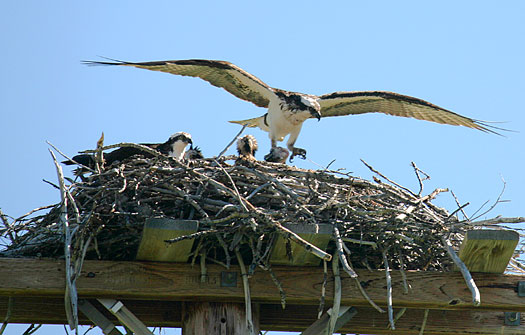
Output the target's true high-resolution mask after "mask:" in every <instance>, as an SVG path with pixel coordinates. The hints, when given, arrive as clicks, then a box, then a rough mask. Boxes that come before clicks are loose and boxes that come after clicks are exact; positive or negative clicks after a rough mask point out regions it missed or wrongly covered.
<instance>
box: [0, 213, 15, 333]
mask: <svg viewBox="0 0 525 335" xmlns="http://www.w3.org/2000/svg"><path fill="white" fill-rule="evenodd" d="M0 219H2V223H3V224H4V227H5V228H6V231H7V236H9V239H10V240H11V243H13V242H14V241H15V237H14V235H13V227H11V225H10V224H9V220H8V219H7V216H6V215H5V214H4V212H2V209H1V208H0ZM0 334H1V333H0Z"/></svg>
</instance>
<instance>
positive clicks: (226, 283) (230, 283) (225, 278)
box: [221, 271, 237, 287]
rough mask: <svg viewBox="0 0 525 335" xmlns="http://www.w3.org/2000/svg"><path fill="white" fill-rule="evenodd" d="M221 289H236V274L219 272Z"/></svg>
mask: <svg viewBox="0 0 525 335" xmlns="http://www.w3.org/2000/svg"><path fill="white" fill-rule="evenodd" d="M221 287H237V272H228V271H222V272H221Z"/></svg>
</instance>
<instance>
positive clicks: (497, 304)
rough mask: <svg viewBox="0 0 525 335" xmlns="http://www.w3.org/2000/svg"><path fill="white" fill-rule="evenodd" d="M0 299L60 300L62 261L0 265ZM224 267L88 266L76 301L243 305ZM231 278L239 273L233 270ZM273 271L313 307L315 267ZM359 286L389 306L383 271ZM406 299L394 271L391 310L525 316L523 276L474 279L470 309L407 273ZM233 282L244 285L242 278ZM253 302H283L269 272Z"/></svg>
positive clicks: (447, 288) (441, 283) (463, 295)
mask: <svg viewBox="0 0 525 335" xmlns="http://www.w3.org/2000/svg"><path fill="white" fill-rule="evenodd" d="M0 269H3V270H2V271H0V296H14V297H23V296H26V297H28V296H43V297H62V296H63V294H64V287H65V280H64V276H65V275H64V262H63V261H57V260H37V259H9V258H0ZM223 271H225V269H224V268H223V267H220V266H215V265H208V280H207V281H206V282H204V283H202V282H201V281H200V270H199V268H198V267H191V265H189V264H179V263H160V262H113V261H86V262H85V263H84V267H83V271H82V273H81V275H80V277H79V278H78V280H77V289H78V294H79V296H80V297H81V298H114V299H136V300H172V301H213V302H243V301H244V295H243V294H244V293H243V288H242V282H241V281H240V280H238V281H237V286H236V287H221V272H223ZM228 271H229V272H237V273H239V269H238V267H237V266H232V267H231V268H230V270H228ZM273 271H274V273H275V275H276V277H277V278H278V279H279V280H280V282H281V285H282V287H283V289H284V291H285V292H286V297H287V298H286V301H287V303H288V304H303V305H317V304H318V303H319V297H320V292H321V286H322V282H323V273H322V270H321V269H320V268H317V267H283V266H275V267H273ZM358 274H359V280H360V281H361V284H362V285H363V287H364V288H365V289H366V291H367V293H368V294H369V296H370V297H371V298H372V299H373V300H374V301H375V302H376V303H378V304H379V305H381V306H385V304H386V288H385V286H386V284H385V279H384V278H385V276H384V272H383V271H367V270H361V271H358ZM406 275H407V280H408V283H409V284H410V285H411V287H412V288H411V290H410V293H409V294H403V288H402V285H403V281H402V277H401V274H400V273H399V272H398V271H392V273H391V276H392V287H393V305H394V307H395V308H401V307H408V308H431V309H451V310H452V309H476V310H479V309H486V310H495V311H503V310H506V311H522V312H524V311H525V303H524V302H525V300H524V298H520V297H518V295H517V293H516V288H517V284H518V281H520V280H522V281H523V280H525V276H515V275H502V274H485V273H474V274H473V276H474V279H475V281H476V283H477V285H478V287H479V290H480V292H481V306H479V307H474V306H473V305H472V304H471V303H470V300H471V294H470V292H469V290H468V288H467V287H466V286H465V283H464V281H463V277H462V276H461V274H460V273H457V272H449V273H441V272H425V271H420V272H417V271H408V272H407V273H406ZM237 278H241V276H240V274H238V275H237ZM332 283H333V279H332V278H331V277H329V278H328V285H327V291H326V297H327V304H329V303H331V300H330V299H331V298H330V297H332V296H333V284H332ZM342 286H343V294H342V299H341V304H343V305H346V306H356V307H357V306H368V302H367V301H366V300H365V299H364V298H363V297H362V296H361V294H360V293H359V290H358V288H357V287H356V284H355V281H354V280H353V279H351V278H349V277H347V276H345V277H343V278H342ZM250 289H251V292H252V301H253V302H258V303H280V295H279V291H278V290H277V288H276V287H275V285H274V284H273V282H272V280H271V278H270V276H269V274H268V273H266V272H264V271H257V272H256V273H255V274H254V276H252V277H251V278H250Z"/></svg>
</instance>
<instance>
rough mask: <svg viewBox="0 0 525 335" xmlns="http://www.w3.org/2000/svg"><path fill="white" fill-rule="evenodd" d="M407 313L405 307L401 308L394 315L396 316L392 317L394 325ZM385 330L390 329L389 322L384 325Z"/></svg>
mask: <svg viewBox="0 0 525 335" xmlns="http://www.w3.org/2000/svg"><path fill="white" fill-rule="evenodd" d="M406 311H407V309H406V307H403V308H401V309H400V310H399V312H397V313H396V316H395V317H394V323H395V322H397V321H398V320H399V319H401V317H402V316H403V315H405V312H406ZM385 328H387V329H388V328H390V322H389V323H388V324H387V325H386V327H385Z"/></svg>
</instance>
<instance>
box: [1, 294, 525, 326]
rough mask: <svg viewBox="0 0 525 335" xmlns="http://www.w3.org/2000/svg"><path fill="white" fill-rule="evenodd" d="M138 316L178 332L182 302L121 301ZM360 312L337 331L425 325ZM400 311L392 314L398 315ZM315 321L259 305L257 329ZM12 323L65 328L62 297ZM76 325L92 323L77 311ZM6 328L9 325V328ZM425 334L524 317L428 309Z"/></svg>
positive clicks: (410, 318)
mask: <svg viewBox="0 0 525 335" xmlns="http://www.w3.org/2000/svg"><path fill="white" fill-rule="evenodd" d="M7 300H8V299H7V298H6V297H0V315H5V313H6V312H7ZM122 302H123V303H124V305H125V306H126V307H127V308H129V309H130V310H131V311H132V312H133V314H135V316H137V318H139V319H140V320H141V321H142V322H144V323H145V324H146V325H147V326H158V327H177V328H180V327H181V325H182V323H181V315H182V303H181V302H174V301H141V300H122ZM92 303H93V304H95V305H96V306H97V307H98V308H99V310H100V311H101V312H102V313H103V314H104V315H105V316H106V317H107V318H108V319H109V320H111V321H112V322H114V323H115V324H118V321H117V320H116V318H115V317H114V316H113V315H111V314H110V313H109V312H107V311H106V310H105V309H104V308H103V307H102V306H100V305H99V304H98V303H96V301H92ZM357 311H358V314H357V315H356V317H354V318H353V319H352V320H350V322H349V323H347V324H346V325H344V326H343V328H341V330H340V331H341V332H347V333H354V332H355V333H359V334H400V335H401V334H418V333H419V327H420V326H421V322H422V321H423V314H424V310H419V309H408V310H407V311H406V312H405V314H404V315H403V317H401V319H399V320H398V321H397V322H396V330H395V331H391V330H389V329H387V324H388V317H387V315H386V314H381V313H378V312H377V311H376V310H374V309H372V308H369V307H358V308H357ZM397 311H398V309H395V310H394V313H397ZM316 318H317V306H313V305H310V306H299V305H288V306H287V307H286V309H285V310H283V309H282V308H281V306H280V305H273V304H272V305H269V304H262V305H260V328H261V330H274V331H303V330H305V329H306V328H308V327H309V326H310V325H311V324H312V323H313V322H314V321H315V320H316ZM11 322H12V323H45V324H66V323H67V320H66V316H65V313H64V299H63V298H15V304H14V309H13V311H12V317H11ZM79 322H80V324H84V325H89V324H91V322H90V321H89V320H88V319H87V318H86V317H85V316H84V315H83V314H82V313H79ZM8 328H9V326H8ZM425 334H427V335H429V334H436V335H448V334H450V335H462V334H465V335H467V334H468V335H472V334H482V335H492V334H525V314H523V313H522V318H521V325H520V326H514V327H511V326H504V323H503V312H492V311H483V310H479V311H467V310H459V311H440V310H431V311H430V313H429V316H428V320H427V324H426V327H425Z"/></svg>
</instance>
